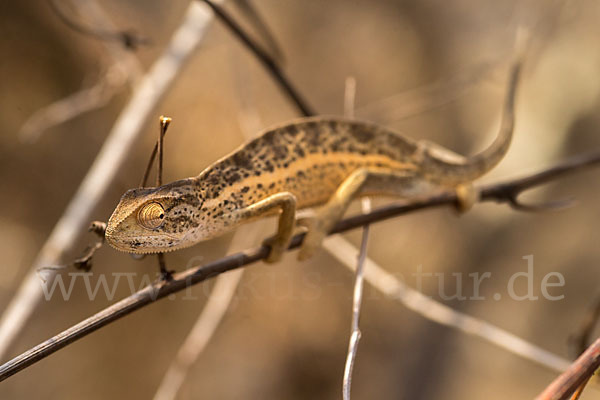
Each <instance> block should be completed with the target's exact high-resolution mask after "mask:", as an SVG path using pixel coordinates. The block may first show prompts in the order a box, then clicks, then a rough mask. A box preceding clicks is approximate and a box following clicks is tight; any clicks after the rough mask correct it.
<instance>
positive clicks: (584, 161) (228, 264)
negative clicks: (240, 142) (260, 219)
mask: <svg viewBox="0 0 600 400" xmlns="http://www.w3.org/2000/svg"><path fill="white" fill-rule="evenodd" d="M596 164H600V153H596V154H591V155H586V156H579V157H574V158H572V159H570V160H567V161H566V162H564V163H562V164H559V165H557V166H555V167H552V168H549V169H546V170H544V171H542V172H539V173H537V174H534V175H530V176H527V177H524V178H521V179H515V180H511V181H507V182H502V183H498V184H493V185H488V186H485V187H483V188H482V189H481V198H480V201H496V202H505V203H508V204H509V205H513V203H512V201H511V200H510V199H516V198H517V196H518V195H519V194H520V193H521V192H523V191H525V190H527V189H530V188H533V187H536V186H539V185H542V184H544V183H547V182H549V181H551V180H553V179H555V178H558V177H560V176H562V175H564V174H566V173H567V172H575V171H580V170H582V169H584V168H585V167H589V166H592V165H596ZM456 202H457V197H456V195H455V194H454V193H451V192H447V193H442V194H439V195H434V196H431V197H428V198H424V199H422V200H418V201H415V202H412V203H410V204H392V205H389V206H387V207H382V208H378V209H376V210H374V211H373V212H371V213H369V214H362V215H357V216H353V217H350V218H347V219H344V220H342V221H341V222H340V223H339V224H337V225H336V227H335V228H334V229H333V231H332V232H331V233H339V232H344V231H347V230H350V229H353V228H357V227H360V226H363V225H367V224H369V223H373V222H377V221H381V220H384V219H388V218H391V217H394V216H398V215H401V214H407V213H409V212H412V211H416V210H421V209H425V208H433V207H438V206H441V205H453V204H456ZM303 239H304V234H299V235H296V236H294V238H293V239H292V243H291V245H290V248H289V249H290V250H292V249H295V248H297V247H299V246H300V244H301V243H302V240H303ZM268 253H269V249H268V248H267V247H266V246H260V247H255V248H252V249H248V250H246V251H243V252H240V253H237V254H232V255H230V256H227V257H224V258H222V259H219V260H217V261H213V262H211V263H208V264H205V265H201V266H198V267H193V268H190V269H188V270H186V271H183V272H180V273H178V274H175V275H173V280H171V281H168V282H165V281H160V282H156V283H154V284H153V285H151V286H148V287H146V288H144V289H142V290H140V291H139V292H137V293H134V294H133V295H131V296H129V297H127V298H125V299H123V300H121V301H119V302H118V303H116V304H114V305H112V306H110V307H108V308H106V309H104V310H103V311H100V312H99V313H97V314H95V315H93V316H91V317H90V318H88V319H86V320H84V321H82V322H80V323H79V324H77V325H75V326H73V327H71V328H69V329H67V330H65V331H63V332H61V333H59V334H58V335H56V336H54V337H52V338H51V339H48V340H47V341H45V342H43V343H41V344H39V345H37V346H36V347H34V348H32V349H31V350H28V351H26V352H25V353H23V354H21V355H19V356H17V357H15V358H14V359H12V360H10V361H9V362H7V363H6V364H4V365H2V366H0V381H3V380H4V379H6V378H8V377H9V376H12V375H14V374H15V373H17V372H19V371H21V370H22V369H24V368H27V367H29V366H30V365H33V364H35V363H36V362H37V361H39V360H41V359H43V358H45V357H47V356H49V355H50V354H52V353H54V352H55V351H57V350H59V349H61V348H63V347H65V346H66V345H68V344H69V343H72V342H74V341H75V340H77V339H80V338H82V337H84V336H86V335H88V334H90V333H92V332H94V331H95V330H97V329H99V328H101V327H103V326H105V325H107V324H109V323H111V322H113V321H115V320H117V319H119V318H121V317H123V316H125V315H127V314H129V313H131V312H133V311H135V310H137V309H139V308H142V307H144V306H146V305H148V304H150V303H152V302H154V301H156V300H158V299H161V298H163V297H165V296H168V295H169V294H172V293H176V292H179V291H181V290H183V289H185V288H186V287H188V286H190V285H194V284H197V283H199V282H202V281H205V280H207V279H210V278H213V277H215V276H217V275H219V274H222V273H224V272H227V271H230V270H233V269H236V268H241V267H244V266H246V265H248V264H252V263H254V262H256V261H259V260H262V259H264V258H266V257H267V255H268Z"/></svg>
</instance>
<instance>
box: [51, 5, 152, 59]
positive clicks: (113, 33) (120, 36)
mask: <svg viewBox="0 0 600 400" xmlns="http://www.w3.org/2000/svg"><path fill="white" fill-rule="evenodd" d="M48 3H49V4H50V8H51V9H52V11H53V12H54V14H55V15H56V16H57V17H58V18H59V19H60V20H61V21H62V22H63V23H64V24H65V25H66V26H68V27H69V28H71V29H73V30H74V31H76V32H79V33H81V34H82V35H86V36H91V37H94V38H96V39H100V40H106V41H116V42H120V43H121V45H123V47H125V48H127V49H129V50H135V49H136V48H138V47H139V46H143V45H148V44H150V40H149V39H148V38H145V37H141V36H139V35H137V34H135V33H134V32H132V31H131V30H107V29H102V28H101V27H88V26H85V25H83V24H81V23H79V22H77V21H76V20H74V19H72V18H71V17H69V16H68V15H67V14H66V13H65V12H64V11H63V10H62V9H61V7H59V6H58V4H57V0H49V1H48Z"/></svg>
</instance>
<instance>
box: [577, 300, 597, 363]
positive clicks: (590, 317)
mask: <svg viewBox="0 0 600 400" xmlns="http://www.w3.org/2000/svg"><path fill="white" fill-rule="evenodd" d="M599 321H600V293H597V294H596V298H595V299H594V301H593V303H592V305H591V306H590V307H589V308H588V310H587V312H586V314H585V317H584V318H583V320H582V321H581V324H580V325H579V327H578V328H577V330H576V331H575V332H574V333H573V335H572V336H571V338H570V340H569V341H570V342H571V344H572V346H573V350H574V352H575V355H576V356H580V355H581V354H582V353H583V352H584V351H585V349H587V347H588V346H589V345H590V343H591V339H592V332H593V331H594V328H595V327H596V325H597V324H598V322H599Z"/></svg>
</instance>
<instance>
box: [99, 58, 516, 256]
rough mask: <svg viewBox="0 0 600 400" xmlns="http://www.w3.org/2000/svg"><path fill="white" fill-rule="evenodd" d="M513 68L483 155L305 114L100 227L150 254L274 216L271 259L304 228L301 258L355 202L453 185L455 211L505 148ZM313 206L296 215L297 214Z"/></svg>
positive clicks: (138, 199)
mask: <svg viewBox="0 0 600 400" xmlns="http://www.w3.org/2000/svg"><path fill="white" fill-rule="evenodd" d="M519 74H520V63H519V62H515V63H514V65H513V66H512V68H511V71H510V74H509V75H510V76H509V79H508V88H507V93H506V96H505V100H504V108H503V111H502V117H501V123H500V128H499V133H498V134H497V136H496V138H495V139H494V141H493V143H492V144H491V145H489V146H488V147H487V148H486V149H484V150H483V151H481V152H480V153H478V154H476V155H474V156H471V157H464V156H461V155H458V154H456V153H454V152H452V151H450V150H448V149H446V148H444V147H442V146H439V145H436V144H434V143H431V142H427V141H415V140H411V139H410V138H406V137H403V136H401V135H399V134H398V133H396V132H393V131H391V130H388V129H386V128H384V127H382V126H380V125H377V124H374V123H371V122H365V121H359V120H354V119H344V118H340V117H325V116H319V117H305V118H300V119H297V120H293V121H291V122H288V123H285V124H282V125H280V126H277V127H274V128H271V129H267V130H266V131H264V132H263V133H262V134H261V135H260V136H258V137H257V138H255V139H254V140H251V141H249V142H247V143H245V144H243V145H242V146H240V147H239V148H237V149H236V150H234V151H233V152H232V153H230V154H229V155H226V156H225V157H223V158H221V159H220V160H218V161H216V162H214V163H213V164H212V165H210V166H208V167H207V168H206V169H204V170H203V171H202V172H201V173H200V174H199V175H198V176H195V177H191V178H187V179H182V180H178V181H175V182H172V183H168V184H165V185H162V186H159V187H142V188H135V189H131V190H129V191H127V192H126V193H125V194H124V195H123V196H122V197H121V200H120V201H119V203H118V205H117V207H116V208H115V210H114V212H113V213H112V215H111V217H110V219H109V221H108V224H107V228H106V233H105V237H106V239H107V241H108V243H109V244H110V245H111V246H112V247H114V248H116V249H117V250H121V251H125V252H129V253H137V254H147V253H163V252H168V251H173V250H177V249H181V248H184V247H188V246H192V245H194V244H196V243H198V242H201V241H205V240H208V239H211V238H214V237H217V236H219V235H222V234H224V233H226V232H229V231H231V230H233V229H235V228H236V227H237V226H239V225H240V224H242V223H246V222H250V221H253V220H256V219H258V218H262V217H266V216H269V215H278V217H279V220H278V228H277V233H276V234H275V235H274V236H272V237H270V238H268V239H266V240H265V242H264V243H265V244H267V245H268V246H269V247H270V251H269V255H268V257H267V259H266V261H268V262H276V261H278V260H280V259H281V257H282V255H283V253H284V252H285V251H286V249H287V247H288V245H289V243H290V240H291V238H292V237H293V235H294V234H295V233H296V232H297V231H298V230H304V231H305V232H306V235H305V239H304V241H303V244H302V246H301V249H300V252H299V256H298V257H299V259H301V260H302V259H306V258H308V257H310V256H312V255H313V254H314V253H315V252H316V251H317V250H318V248H319V246H320V244H321V241H322V240H323V239H324V237H325V236H326V235H327V233H328V232H329V231H330V230H331V229H332V228H333V227H334V225H335V224H336V222H338V221H339V220H340V219H341V218H342V217H343V214H344V212H345V211H346V209H347V208H348V206H349V204H350V203H351V201H352V200H353V199H354V198H357V197H359V196H364V195H384V196H395V197H399V198H403V199H406V200H410V199H414V198H418V197H419V196H424V195H427V194H431V193H433V192H436V191H444V190H446V191H447V190H454V191H456V193H457V197H458V199H459V202H458V203H459V208H460V207H462V208H463V209H465V210H466V209H468V208H469V207H470V206H471V205H472V204H473V203H474V202H475V201H476V200H477V193H475V189H474V187H473V185H472V182H473V180H475V179H477V178H479V177H480V176H482V175H483V174H485V173H486V172H488V171H489V170H490V169H492V168H493V167H494V166H495V165H496V164H498V162H500V160H502V158H503V157H504V155H505V154H506V153H507V151H508V148H509V145H510V142H511V139H512V136H513V130H514V124H515V117H514V103H515V96H516V92H517V86H518V81H519ZM305 208H312V209H314V210H315V212H314V215H313V216H311V217H309V218H305V219H303V220H298V221H297V220H296V211H297V210H300V209H305Z"/></svg>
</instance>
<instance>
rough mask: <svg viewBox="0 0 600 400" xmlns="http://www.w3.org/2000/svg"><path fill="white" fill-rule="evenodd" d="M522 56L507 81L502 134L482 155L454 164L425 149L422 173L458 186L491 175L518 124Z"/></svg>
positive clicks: (501, 125)
mask: <svg viewBox="0 0 600 400" xmlns="http://www.w3.org/2000/svg"><path fill="white" fill-rule="evenodd" d="M521 64H522V63H521V57H519V58H518V59H517V61H516V62H515V63H514V65H513V67H512V69H511V72H510V78H509V81H508V90H507V93H506V100H505V103H504V110H503V112H502V121H501V123H500V131H499V133H498V136H496V139H495V140H494V142H493V143H492V144H491V145H490V146H489V147H488V148H486V149H485V150H483V151H482V152H481V153H479V154H476V155H474V156H472V157H469V158H467V159H466V160H464V161H462V162H460V161H457V162H453V161H451V160H447V159H444V157H439V156H436V154H435V151H430V150H429V149H425V151H424V153H423V161H422V162H423V164H422V168H423V171H424V172H425V173H426V174H427V175H429V176H431V177H432V179H438V180H441V181H443V182H448V183H450V182H451V183H453V184H459V183H462V182H468V181H472V180H473V179H476V178H478V177H480V176H481V175H483V174H485V173H486V172H488V171H489V170H490V169H492V168H493V167H494V166H496V164H498V163H499V162H500V160H502V158H503V157H504V155H505V154H506V152H507V151H508V148H509V146H510V142H511V140H512V137H513V130H514V125H515V97H516V94H517V87H518V83H519V75H520V73H521Z"/></svg>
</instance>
